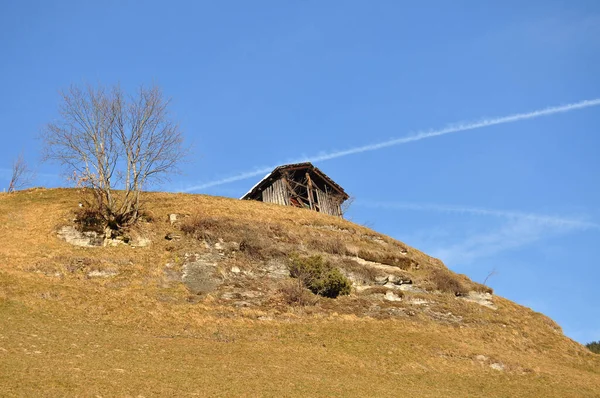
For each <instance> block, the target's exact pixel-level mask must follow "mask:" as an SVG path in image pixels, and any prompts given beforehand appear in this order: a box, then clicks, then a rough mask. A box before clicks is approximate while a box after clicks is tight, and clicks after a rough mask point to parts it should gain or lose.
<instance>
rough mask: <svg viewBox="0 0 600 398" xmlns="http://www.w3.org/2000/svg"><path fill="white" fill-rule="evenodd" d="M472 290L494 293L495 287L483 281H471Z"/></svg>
mask: <svg viewBox="0 0 600 398" xmlns="http://www.w3.org/2000/svg"><path fill="white" fill-rule="evenodd" d="M471 290H474V291H476V292H479V293H489V294H494V289H492V288H491V287H489V286H486V285H484V284H482V283H477V282H471Z"/></svg>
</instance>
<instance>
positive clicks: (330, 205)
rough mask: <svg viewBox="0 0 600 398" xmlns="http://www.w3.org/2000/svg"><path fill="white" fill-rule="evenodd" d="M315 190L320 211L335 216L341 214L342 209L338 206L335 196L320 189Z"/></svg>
mask: <svg viewBox="0 0 600 398" xmlns="http://www.w3.org/2000/svg"><path fill="white" fill-rule="evenodd" d="M315 192H316V193H317V202H319V208H320V210H321V213H325V214H330V215H332V216H337V217H341V216H342V209H341V208H340V204H339V201H338V200H337V198H335V197H333V196H332V195H329V194H327V193H325V192H323V191H321V190H320V189H315Z"/></svg>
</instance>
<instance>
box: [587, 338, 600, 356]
mask: <svg viewBox="0 0 600 398" xmlns="http://www.w3.org/2000/svg"><path fill="white" fill-rule="evenodd" d="M585 346H586V347H587V348H588V349H589V350H590V351H591V352H593V353H595V354H600V341H592V342H591V343H587V344H586V345H585Z"/></svg>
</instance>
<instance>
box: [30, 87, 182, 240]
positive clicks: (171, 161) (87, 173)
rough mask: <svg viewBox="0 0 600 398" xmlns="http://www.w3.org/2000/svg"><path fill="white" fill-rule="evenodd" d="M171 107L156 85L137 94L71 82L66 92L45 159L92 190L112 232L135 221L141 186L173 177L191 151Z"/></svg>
mask: <svg viewBox="0 0 600 398" xmlns="http://www.w3.org/2000/svg"><path fill="white" fill-rule="evenodd" d="M168 105H169V100H165V99H164V98H163V95H162V92H161V90H160V89H159V88H158V87H156V86H153V87H151V88H149V89H148V88H145V87H140V88H139V90H138V91H137V93H136V95H134V96H126V95H125V94H124V93H123V91H122V90H121V88H120V87H119V86H115V87H113V88H112V89H110V90H106V89H105V88H103V87H98V88H94V87H92V86H87V87H86V88H85V89H81V88H79V87H76V86H71V87H70V88H69V89H68V90H67V91H65V92H63V93H62V101H61V105H60V110H59V111H60V118H59V120H58V121H57V122H54V123H49V124H48V125H47V126H46V128H45V130H44V132H43V135H42V137H43V141H44V144H45V145H44V152H45V153H44V158H45V159H46V160H54V161H57V162H59V163H60V164H61V165H62V166H64V167H65V169H66V171H67V173H68V175H69V176H70V177H71V178H72V179H74V180H75V181H77V184H78V186H81V187H84V188H89V189H91V191H92V192H93V200H92V202H93V204H94V205H95V206H96V207H97V210H98V211H99V213H100V214H101V215H102V217H103V218H104V220H105V222H106V226H107V227H109V228H111V229H112V230H119V229H121V228H123V227H126V226H128V225H131V224H133V223H135V221H136V220H137V219H138V217H139V214H140V206H141V202H140V195H141V192H142V189H147V188H148V186H150V184H151V183H153V182H157V181H161V180H165V179H168V178H169V176H170V174H171V173H173V172H176V171H177V163H178V162H179V161H180V160H181V159H182V158H183V157H184V156H185V154H186V152H187V151H186V149H185V148H184V147H183V137H182V134H181V132H180V129H179V126H178V125H177V124H176V123H174V122H173V121H172V120H171V119H170V115H169V112H168V109H167V108H168ZM115 189H121V190H122V192H115Z"/></svg>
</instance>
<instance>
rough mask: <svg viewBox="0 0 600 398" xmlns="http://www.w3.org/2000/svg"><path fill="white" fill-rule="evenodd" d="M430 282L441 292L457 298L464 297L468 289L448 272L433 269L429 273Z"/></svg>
mask: <svg viewBox="0 0 600 398" xmlns="http://www.w3.org/2000/svg"><path fill="white" fill-rule="evenodd" d="M431 282H433V284H434V285H435V287H436V288H437V289H438V290H439V291H442V292H448V293H454V294H455V295H457V296H461V295H464V294H466V293H467V292H468V289H467V288H466V287H465V286H464V285H463V284H462V282H461V281H460V280H458V278H457V277H456V276H454V275H452V274H451V273H450V271H446V270H442V269H435V270H433V272H432V273H431Z"/></svg>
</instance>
